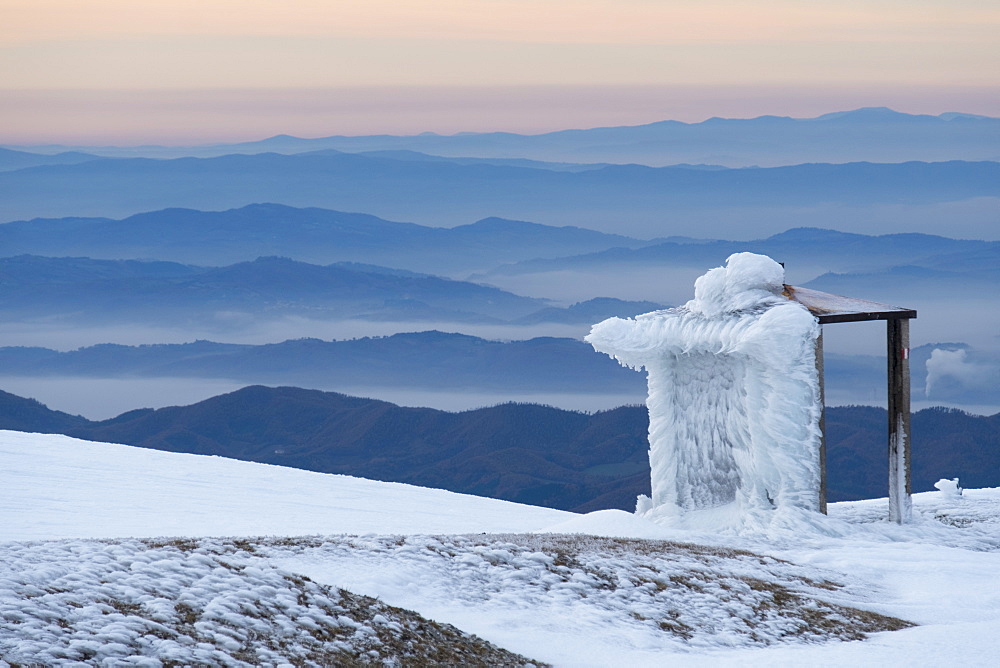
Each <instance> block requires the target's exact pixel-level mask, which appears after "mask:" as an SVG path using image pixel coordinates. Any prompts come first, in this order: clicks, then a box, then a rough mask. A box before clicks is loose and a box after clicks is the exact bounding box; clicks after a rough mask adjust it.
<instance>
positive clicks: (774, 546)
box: [0, 432, 1000, 668]
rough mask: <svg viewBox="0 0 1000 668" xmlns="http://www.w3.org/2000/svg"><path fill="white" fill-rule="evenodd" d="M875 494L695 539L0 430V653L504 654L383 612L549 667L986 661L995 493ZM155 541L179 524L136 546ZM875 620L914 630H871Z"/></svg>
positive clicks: (997, 534)
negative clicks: (430, 650)
mask: <svg viewBox="0 0 1000 668" xmlns="http://www.w3.org/2000/svg"><path fill="white" fill-rule="evenodd" d="M885 506H886V504H885V500H875V501H867V502H858V503H852V504H835V505H834V506H833V508H832V510H831V517H830V518H820V519H819V520H818V521H817V522H816V525H815V527H813V528H812V529H809V530H806V529H808V527H805V528H804V527H802V526H797V527H796V528H795V530H794V531H792V530H783V529H782V527H780V526H778V527H771V529H770V533H769V534H768V535H766V536H764V535H759V536H755V535H743V536H738V535H720V534H698V533H693V532H690V531H681V530H668V529H664V528H662V527H659V526H657V525H655V524H652V523H650V522H647V521H645V520H642V519H640V518H637V517H635V516H633V515H629V514H626V513H623V512H620V511H602V512H598V513H593V514H591V515H586V516H581V515H573V514H571V513H563V512H559V511H553V510H547V509H542V508H533V507H528V506H519V505H517V504H510V503H505V502H500V501H493V500H489V499H481V498H476V497H469V496H462V495H457V494H450V493H446V492H441V491H439V490H427V489H421V488H416V487H410V486H406V485H395V484H389V483H375V482H370V481H364V480H357V479H351V478H346V477H343V476H329V475H321V474H314V473H308V472H303V471H298V470H293V469H283V468H279V467H272V466H264V465H259V464H250V463H245V462H237V461H231V460H225V459H220V458H214V457H198V456H193V455H178V454H172V453H163V452H157V451H150V450H142V449H137V448H130V447H127V446H115V445H108V444H95V443H87V442H83V441H78V440H74V439H70V438H66V437H63V436H51V435H38V434H21V433H16V432H0V541H7V542H0V667H4V668H5V661H6V662H9V663H11V664H13V663H24V662H37V663H42V664H44V665H52V664H58V663H59V662H60V661H63V660H65V661H66V662H70V659H69V657H75V660H84V661H86V662H87V663H88V664H99V663H100V661H101V660H103V659H110V660H111V661H112V663H115V662H116V661H117V663H115V665H159V664H158V663H157V661H155V660H152V659H150V658H149V657H155V656H158V657H160V658H161V659H172V660H178V661H181V662H182V663H183V662H187V663H217V664H220V665H221V664H224V663H226V662H227V661H228V662H230V663H232V664H233V665H277V664H279V663H281V661H282V660H291V659H296V660H299V659H302V657H307V658H308V657H309V656H314V657H322V656H323V655H321V654H319V653H318V652H322V651H326V652H333V653H334V654H332V655H331V654H328V655H326V656H327V658H326V660H327V661H330V660H331V659H330V656H341V655H339V654H336V652H343V653H344V654H343V655H342V656H345V657H354V658H355V659H358V658H359V657H360V659H361V660H370V661H378V660H381V659H382V658H386V657H392V656H396V657H399V656H403V655H404V653H405V651H417V650H418V649H419V648H421V647H422V648H424V649H426V647H427V643H428V642H429V641H428V638H435V640H434V641H433V643H435V644H434V646H435V647H438V646H440V647H442V648H445V647H447V648H451V649H449V651H454V652H458V653H453V654H451V655H449V656H450V660H452V661H456V660H458V659H456V657H458V656H463V657H465V658H464V659H462V661H463V662H464V663H466V664H469V665H474V664H475V663H476V661H479V662H480V663H486V664H489V663H490V662H491V661H492V662H493V663H496V662H503V661H510V660H512V659H510V658H509V657H508V658H506V659H502V658H499V657H500V656H501V655H499V654H490V653H489V652H493V651H497V650H496V649H495V648H493V649H489V648H487V649H483V646H482V645H481V644H479V645H477V644H475V642H476V641H474V640H469V639H468V637H467V636H462V639H461V640H455V639H453V636H455V637H457V635H456V634H457V633H458V632H457V631H455V630H454V629H451V630H450V631H449V630H448V629H449V627H443V628H444V629H445V630H438V629H437V627H434V628H432V627H431V624H432V623H431V622H428V621H427V620H421V619H420V618H417V617H415V616H413V615H412V613H407V612H406V611H405V610H402V611H400V610H397V609H393V608H390V607H389V606H401V607H402V608H407V609H409V610H414V611H416V612H418V613H420V614H422V615H423V616H424V617H429V618H431V619H433V620H435V621H436V622H442V623H445V624H453V625H455V626H457V627H458V628H459V629H461V630H462V631H467V632H471V633H475V634H477V635H479V636H481V637H482V638H485V639H486V640H489V641H491V642H493V643H496V644H497V645H499V646H500V647H503V648H505V649H507V650H511V651H514V652H517V653H519V654H521V655H523V656H526V657H529V658H531V659H534V660H539V661H547V662H552V663H555V664H556V665H565V666H607V665H665V664H670V665H692V666H719V665H740V666H744V665H761V666H763V665H767V666H773V665H852V664H854V665H858V666H866V665H915V666H919V665H957V664H965V665H990V664H991V663H992V662H994V661H995V658H996V656H997V651H998V643H1000V641H998V640H997V638H998V637H1000V587H998V585H997V582H998V580H997V575H996V574H997V573H998V572H1000V490H968V491H966V493H965V494H964V495H962V496H955V495H948V494H946V493H944V492H933V493H927V494H921V495H917V497H916V498H915V516H916V517H915V522H914V523H913V524H912V525H905V526H901V527H900V526H896V525H894V524H890V523H887V522H884V521H883V520H882V519H881V518H882V517H883V516H884V515H885V511H886V508H885ZM546 531H552V532H560V533H579V534H590V535H597V536H601V535H603V536H626V537H628V536H636V537H638V538H636V539H603V538H593V537H587V536H586V535H583V536H577V537H572V536H558V535H546V534H545V533H544V532H546ZM510 532H514V533H510ZM539 532H542V533H539ZM342 534H356V535H355V536H354V537H352V536H348V535H342ZM428 534H437V535H435V536H432V535H428ZM458 534H464V535H458ZM164 535H168V536H186V537H188V538H168V539H164V538H151V537H154V536H164ZM295 535H308V536H310V537H305V538H302V537H300V538H289V536H295ZM125 536H138V537H145V538H131V539H129V538H123V537H125ZM209 536H216V538H211V537H209ZM218 536H233V537H234V538H218ZM254 536H257V537H256V538H255V537H254ZM260 536H269V537H266V538H260ZM98 537H103V538H106V539H108V540H103V541H96V540H92V538H98ZM112 537H115V539H114V540H110V538H112ZM654 539H659V540H654ZM691 544H696V545H691ZM698 545H701V547H699V546H698ZM340 587H343V588H344V589H345V590H347V591H341V590H339V589H338V588H340ZM361 595H367V596H376V597H378V598H379V599H380V600H379V601H374V600H371V599H365V598H363V596H361ZM384 604H388V606H386V605H384ZM379 606H382V607H379ZM866 611H867V612H866ZM407 615H409V616H407ZM897 620H905V621H907V622H910V623H912V624H916V626H911V627H907V628H902V630H896V631H888V632H876V633H874V634H871V632H873V631H879V630H881V629H891V628H898V627H901V626H907V625H906V624H901V623H900V622H899V621H897ZM428 633H429V634H430V635H427V634H428ZM448 633H452V635H451V636H449V635H448ZM420 634H424V635H420ZM865 635H867V639H865V640H863V641H854V642H851V641H844V640H843V639H844V638H851V637H861V636H865ZM446 636H447V638H451V639H446ZM262 638H268V639H269V640H267V642H268V643H271V644H272V645H273V646H264V644H262V643H263V642H264V641H262V640H261V639H262ZM463 643H464V644H463ZM265 644H266V643H265ZM251 647H252V648H254V649H251ZM407 648H409V649H407ZM455 648H457V649H455ZM140 651H141V652H142V653H144V654H146V656H147V658H146V659H141V658H140V657H138V656H137V654H138V653H140ZM442 651H444V650H442ZM74 652H75V653H74ZM309 652H313V654H309ZM462 652H464V654H462ZM412 656H414V657H416V656H417V655H415V654H414V655H412ZM445 656H446V655H441V657H439V658H440V660H442V661H444V660H446V659H445V658H444V657H445ZM490 656H492V657H493V658H492V659H488V658H486V657H490ZM59 657H63V658H62V659H60V658H59ZM113 657H118V658H117V659H115V658H113ZM123 657H131V658H123ZM227 657H228V658H227ZM241 657H242V658H241ZM302 660H303V661H305V663H306V664H308V660H307V659H302ZM314 660H315V661H317V662H318V661H319V660H320V659H319V658H315V659H314ZM414 660H423V661H431V662H433V657H430V658H429V657H428V655H426V654H425V655H423V657H422V658H421V659H414ZM240 661H243V663H242V664H241V663H239V662H240ZM77 665H79V664H77Z"/></svg>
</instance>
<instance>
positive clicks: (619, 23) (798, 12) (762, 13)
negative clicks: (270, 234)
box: [0, 0, 1000, 46]
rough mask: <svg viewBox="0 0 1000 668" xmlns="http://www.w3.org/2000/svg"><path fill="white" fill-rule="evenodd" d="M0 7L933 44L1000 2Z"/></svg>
mask: <svg viewBox="0 0 1000 668" xmlns="http://www.w3.org/2000/svg"><path fill="white" fill-rule="evenodd" d="M0 14H2V16H3V19H4V20H3V22H0V46H5V45H13V44H25V43H36V42H53V41H55V42H58V41H64V40H65V41H88V40H95V41H100V40H114V39H134V38H148V37H166V36H173V37H193V36H213V37H233V36H243V37H253V36H256V37H351V38H376V39H385V38H388V39H435V40H437V39H445V40H450V39H466V40H500V41H513V42H534V43H560V44H617V43H628V44H676V43H690V42H714V43H741V42H758V41H768V42H773V41H788V42H801V41H804V40H813V39H818V40H837V41H846V42H852V41H861V42H864V41H890V42H892V41H907V40H914V39H916V40H931V41H941V40H950V39H953V38H954V37H955V36H956V34H959V33H960V34H962V35H967V34H968V32H969V31H972V32H981V33H982V35H981V36H982V37H984V38H985V37H986V36H987V35H986V33H987V32H988V31H989V30H990V28H991V27H992V28H995V27H996V26H998V25H1000V7H998V6H996V5H994V4H993V3H983V2H976V1H975V0H965V1H962V0H959V1H956V2H949V3H941V2H928V1H926V0H925V1H921V0H913V1H911V2H901V1H899V0H886V1H885V2H882V3H879V4H877V5H876V4H875V3H873V2H871V1H870V0H843V1H841V2H822V1H817V2H802V1H801V0H762V1H760V2H746V1H742V0H678V1H674V2H656V1H655V0H433V1H431V0H337V1H333V2H330V1H329V0H281V1H279V0H174V1H173V2H169V3H166V2H160V1H159V0H157V1H155V2H153V1H149V0H147V1H142V0H87V1H86V2H80V0H35V1H31V0H3V1H2V2H0ZM993 34H994V35H995V34H996V33H995V32H994V33H993Z"/></svg>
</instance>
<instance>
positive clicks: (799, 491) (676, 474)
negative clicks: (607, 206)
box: [586, 253, 821, 529]
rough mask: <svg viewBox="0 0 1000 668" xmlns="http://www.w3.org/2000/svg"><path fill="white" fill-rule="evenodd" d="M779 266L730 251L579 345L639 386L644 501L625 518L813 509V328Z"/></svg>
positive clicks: (690, 519) (690, 518) (757, 516)
mask: <svg viewBox="0 0 1000 668" xmlns="http://www.w3.org/2000/svg"><path fill="white" fill-rule="evenodd" d="M783 283H784V270H783V268H782V267H781V265H779V264H778V263H777V262H775V261H774V260H772V259H771V258H769V257H766V256H763V255H756V254H753V253H736V254H734V255H732V256H730V257H729V259H728V260H727V263H726V266H725V267H717V268H715V269H712V270H711V271H709V272H708V273H706V274H705V275H704V276H701V277H700V278H699V279H698V280H697V281H696V282H695V298H694V299H693V300H691V301H689V302H688V303H687V304H685V305H684V306H682V307H679V308H676V309H669V310H665V311H655V312H653V313H646V314H644V315H640V316H637V317H636V318H635V319H631V318H629V319H621V318H610V319H608V320H605V321H604V322H601V323H598V324H597V325H594V327H593V328H592V330H591V332H590V335H589V336H587V338H586V340H587V341H588V342H589V343H590V344H591V345H593V346H594V348H595V349H596V350H598V351H601V352H605V353H607V354H609V355H611V356H612V357H614V358H615V359H617V360H618V361H619V362H620V363H622V364H623V365H625V366H629V367H632V368H634V369H639V368H645V370H646V371H647V373H648V379H649V397H648V399H647V406H648V408H649V443H650V450H649V462H650V467H651V469H652V498H651V499H650V498H648V497H646V496H640V497H639V500H638V504H637V506H636V512H637V513H639V514H640V515H644V516H646V517H649V518H650V519H654V520H656V521H658V522H661V523H665V524H669V525H673V526H679V527H689V528H704V529H716V528H722V527H726V526H745V525H748V524H753V525H761V524H768V523H769V522H770V521H771V520H772V519H773V518H774V517H775V513H774V512H772V511H793V512H794V511H815V510H817V509H818V507H819V484H820V468H819V466H820V465H819V445H820V438H821V434H820V429H819V418H820V414H821V406H820V399H819V383H818V375H817V371H816V348H815V344H816V339H817V337H818V336H819V325H818V323H817V321H816V319H815V318H814V317H813V316H812V315H811V314H810V313H809V311H807V310H806V309H805V307H803V306H802V305H800V304H798V303H796V302H793V301H790V300H789V299H788V298H787V297H785V296H783V295H782V290H783Z"/></svg>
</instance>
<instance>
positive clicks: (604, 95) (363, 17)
mask: <svg viewBox="0 0 1000 668" xmlns="http://www.w3.org/2000/svg"><path fill="white" fill-rule="evenodd" d="M0 18H2V20H0V143H6V144H17V143H22V144H30V143H73V142H77V143H117V144H135V143H148V142H155V143H167V144H169V143H192V142H195V143H205V142H211V141H231V140H240V139H257V138H262V137H264V136H271V135H274V134H279V133H287V134H295V135H298V136H325V135H331V134H375V133H416V132H421V131H434V132H441V133H453V132H460V131H485V130H510V131H518V132H542V131H547V130H553V129H559V128H566V127H592V126H595V125H617V124H635V123H643V122H651V121H655V120H663V119H665V118H672V119H677V120H684V121H700V120H704V119H705V118H708V117H711V116H729V117H750V116H755V115H760V114H763V113H777V114H783V115H793V116H811V115H818V114H820V113H825V112H829V111H837V110H842V109H847V108H855V107H858V106H892V107H893V108H896V109H898V110H900V111H908V112H913V113H942V112H945V111H964V112H969V113H981V114H987V115H1000V94H998V93H1000V49H997V48H996V35H997V34H998V29H1000V0H949V1H948V2H944V1H943V0H838V1H832V0H808V1H807V0H758V1H756V2H749V1H744V0H674V1H665V0H433V1H431V0H391V1H389V0H198V1H194V0H174V1H173V2H169V3H165V2H159V1H155V2H154V1H151V0H88V1H87V2H80V1H79V0H0Z"/></svg>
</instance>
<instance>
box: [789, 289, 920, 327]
mask: <svg viewBox="0 0 1000 668" xmlns="http://www.w3.org/2000/svg"><path fill="white" fill-rule="evenodd" d="M784 287H785V290H784V295H785V296H786V297H788V298H789V299H791V300H793V301H796V302H798V303H800V304H802V305H803V306H805V307H806V308H807V309H809V312H810V313H812V314H813V315H814V316H816V318H817V319H818V320H819V322H820V324H821V325H823V324H827V323H835V322H862V321H866V320H901V319H907V320H909V319H912V318H916V317H917V312H916V310H914V309H908V308H902V307H899V306H890V305H889V304H882V303H880V302H873V301H869V300H867V299H857V298H855V297H844V296H842V295H835V294H831V293H829V292H821V291H819V290H812V289H809V288H799V287H796V286H794V285H785V286H784Z"/></svg>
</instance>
